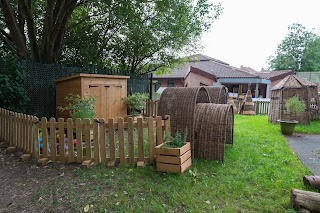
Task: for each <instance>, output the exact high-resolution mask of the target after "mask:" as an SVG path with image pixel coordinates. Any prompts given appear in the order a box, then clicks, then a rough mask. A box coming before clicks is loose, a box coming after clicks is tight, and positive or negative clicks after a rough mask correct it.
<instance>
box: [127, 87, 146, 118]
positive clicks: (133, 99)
mask: <svg viewBox="0 0 320 213" xmlns="http://www.w3.org/2000/svg"><path fill="white" fill-rule="evenodd" d="M147 99H148V94H141V93H139V92H137V93H133V94H132V95H129V96H127V97H125V98H124V103H125V104H126V105H127V106H128V109H129V115H131V116H137V115H141V112H142V110H143V109H144V108H145V105H146V100H147Z"/></svg>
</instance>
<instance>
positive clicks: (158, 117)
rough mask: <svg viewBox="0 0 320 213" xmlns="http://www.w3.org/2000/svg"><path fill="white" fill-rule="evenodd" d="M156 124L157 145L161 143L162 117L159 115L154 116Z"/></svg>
mask: <svg viewBox="0 0 320 213" xmlns="http://www.w3.org/2000/svg"><path fill="white" fill-rule="evenodd" d="M156 126H157V146H158V145H160V144H162V119H161V116H157V117H156Z"/></svg>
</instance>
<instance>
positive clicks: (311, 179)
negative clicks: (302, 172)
mask: <svg viewBox="0 0 320 213" xmlns="http://www.w3.org/2000/svg"><path fill="white" fill-rule="evenodd" d="M303 183H304V185H305V186H308V187H311V188H314V189H320V176H304V177H303Z"/></svg>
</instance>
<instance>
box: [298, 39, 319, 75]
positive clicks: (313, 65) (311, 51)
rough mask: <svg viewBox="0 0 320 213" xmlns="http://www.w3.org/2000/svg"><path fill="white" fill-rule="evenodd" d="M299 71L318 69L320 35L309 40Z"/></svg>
mask: <svg viewBox="0 0 320 213" xmlns="http://www.w3.org/2000/svg"><path fill="white" fill-rule="evenodd" d="M300 71H309V72H314V71H318V72H319V71H320V37H317V38H316V39H315V40H314V41H312V42H310V43H309V45H308V46H307V48H306V50H305V52H304V54H303V57H302V65H301V69H300Z"/></svg>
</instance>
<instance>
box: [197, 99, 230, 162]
mask: <svg viewBox="0 0 320 213" xmlns="http://www.w3.org/2000/svg"><path fill="white" fill-rule="evenodd" d="M194 143H195V149H194V156H195V157H198V158H205V159H211V160H220V161H223V160H224V147H225V144H226V143H233V108H232V106H231V105H228V104H205V103H199V104H197V107H196V111H195V140H194Z"/></svg>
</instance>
